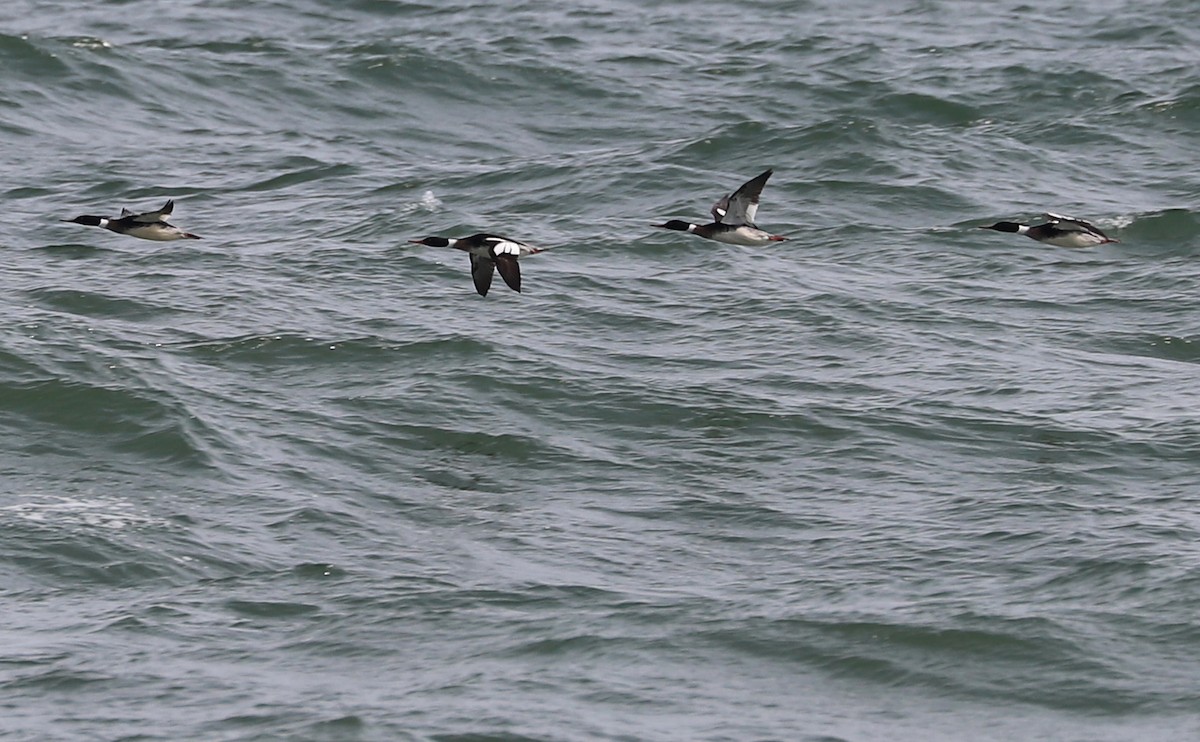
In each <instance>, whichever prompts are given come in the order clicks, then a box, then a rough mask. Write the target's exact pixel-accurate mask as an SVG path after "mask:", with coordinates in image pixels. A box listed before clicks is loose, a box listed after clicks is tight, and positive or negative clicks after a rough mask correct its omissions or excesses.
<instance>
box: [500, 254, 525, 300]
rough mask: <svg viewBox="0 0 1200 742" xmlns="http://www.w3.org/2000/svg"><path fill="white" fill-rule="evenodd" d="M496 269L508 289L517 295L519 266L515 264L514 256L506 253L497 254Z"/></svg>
mask: <svg viewBox="0 0 1200 742" xmlns="http://www.w3.org/2000/svg"><path fill="white" fill-rule="evenodd" d="M496 268H497V269H498V270H499V271H500V277H501V278H503V279H504V282H505V283H507V284H508V287H509V288H510V289H512V290H513V291H516V292H517V293H521V264H520V263H518V262H517V258H516V256H515V255H511V254H508V253H497V255H496Z"/></svg>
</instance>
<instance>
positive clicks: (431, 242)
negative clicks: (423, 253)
mask: <svg viewBox="0 0 1200 742" xmlns="http://www.w3.org/2000/svg"><path fill="white" fill-rule="evenodd" d="M409 242H411V243H413V244H414V245H427V246H429V247H449V246H450V243H451V241H450V240H449V239H447V238H445V237H422V238H421V239H419V240H409Z"/></svg>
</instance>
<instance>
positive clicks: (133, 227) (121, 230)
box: [62, 200, 200, 242]
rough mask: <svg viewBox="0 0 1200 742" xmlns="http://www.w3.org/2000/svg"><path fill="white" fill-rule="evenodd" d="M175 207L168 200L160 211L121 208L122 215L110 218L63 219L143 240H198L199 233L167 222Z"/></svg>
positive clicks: (84, 217)
mask: <svg viewBox="0 0 1200 742" xmlns="http://www.w3.org/2000/svg"><path fill="white" fill-rule="evenodd" d="M174 208H175V201H173V200H172V201H167V202H166V203H165V204H164V205H163V207H162V208H161V209H159V210H158V211H147V212H145V213H143V214H135V213H133V212H132V211H130V210H129V209H121V216H120V217H118V218H116V219H110V218H108V217H104V216H91V215H86V214H85V215H84V216H77V217H75V218H74V219H63V220H62V221H64V222H73V223H75V224H86V225H87V226H89V227H103V228H104V229H107V230H109V231H111V232H116V233H117V234H127V235H129V236H130V237H140V238H141V239H143V240H158V241H160V242H165V241H169V240H198V239H200V236H199V235H194V234H192V233H191V232H184V231H183V230H182V229H180V228H179V227H175V226H172V225H170V224H167V217H168V216H170V215H171V210H172V209H174Z"/></svg>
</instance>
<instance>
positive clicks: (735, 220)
mask: <svg viewBox="0 0 1200 742" xmlns="http://www.w3.org/2000/svg"><path fill="white" fill-rule="evenodd" d="M773 172H774V171H772V170H767V171H766V172H764V173H762V174H761V175H759V176H757V177H754V178H751V179H750V180H747V181H746V182H745V183H743V184H742V186H741V187H740V188H738V189H737V190H736V191H734V192H733V193H731V194H729V195H728V196H725V197H724V198H722V199H721V200H719V201H717V202H716V203H715V204H713V207H712V215H713V220H714V221H717V222H721V223H722V224H732V225H734V226H737V225H739V224H749V225H750V226H754V218H755V217H756V216H757V215H758V198H759V196H761V195H762V190H763V186H765V185H766V184H767V180H768V179H769V178H770V177H771V174H772V173H773Z"/></svg>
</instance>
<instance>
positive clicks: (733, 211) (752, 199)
mask: <svg viewBox="0 0 1200 742" xmlns="http://www.w3.org/2000/svg"><path fill="white" fill-rule="evenodd" d="M772 172H773V171H771V170H767V171H766V172H765V173H763V174H762V175H759V176H758V177H757V178H752V179H751V180H748V181H746V182H745V183H743V184H742V186H741V187H740V188H738V189H737V190H736V191H734V192H733V193H731V194H728V195H726V196H724V197H722V198H721V199H720V200H719V201H717V202H716V203H715V204H713V205H712V215H713V221H712V224H692V223H690V222H685V221H681V220H679V219H672V220H671V221H669V222H667V223H666V224H653V225H651V226H654V227H660V228H662V229H673V230H676V231H679V232H691V233H692V234H694V235H696V236H697V237H704V238H706V239H710V240H716V241H717V242H724V243H727V244H730V245H744V246H746V247H762V246H763V245H769V244H770V243H772V242H782V241H783V240H786V239H787V237H780V236H779V235H777V234H771V233H770V232H767V231H766V230H763V229H759V228H758V227H757V226H755V224H754V217H755V216H756V215H757V214H758V197H759V195H760V194H762V189H763V186H765V185H766V184H767V179H768V178H770V177H771V173H772Z"/></svg>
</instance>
